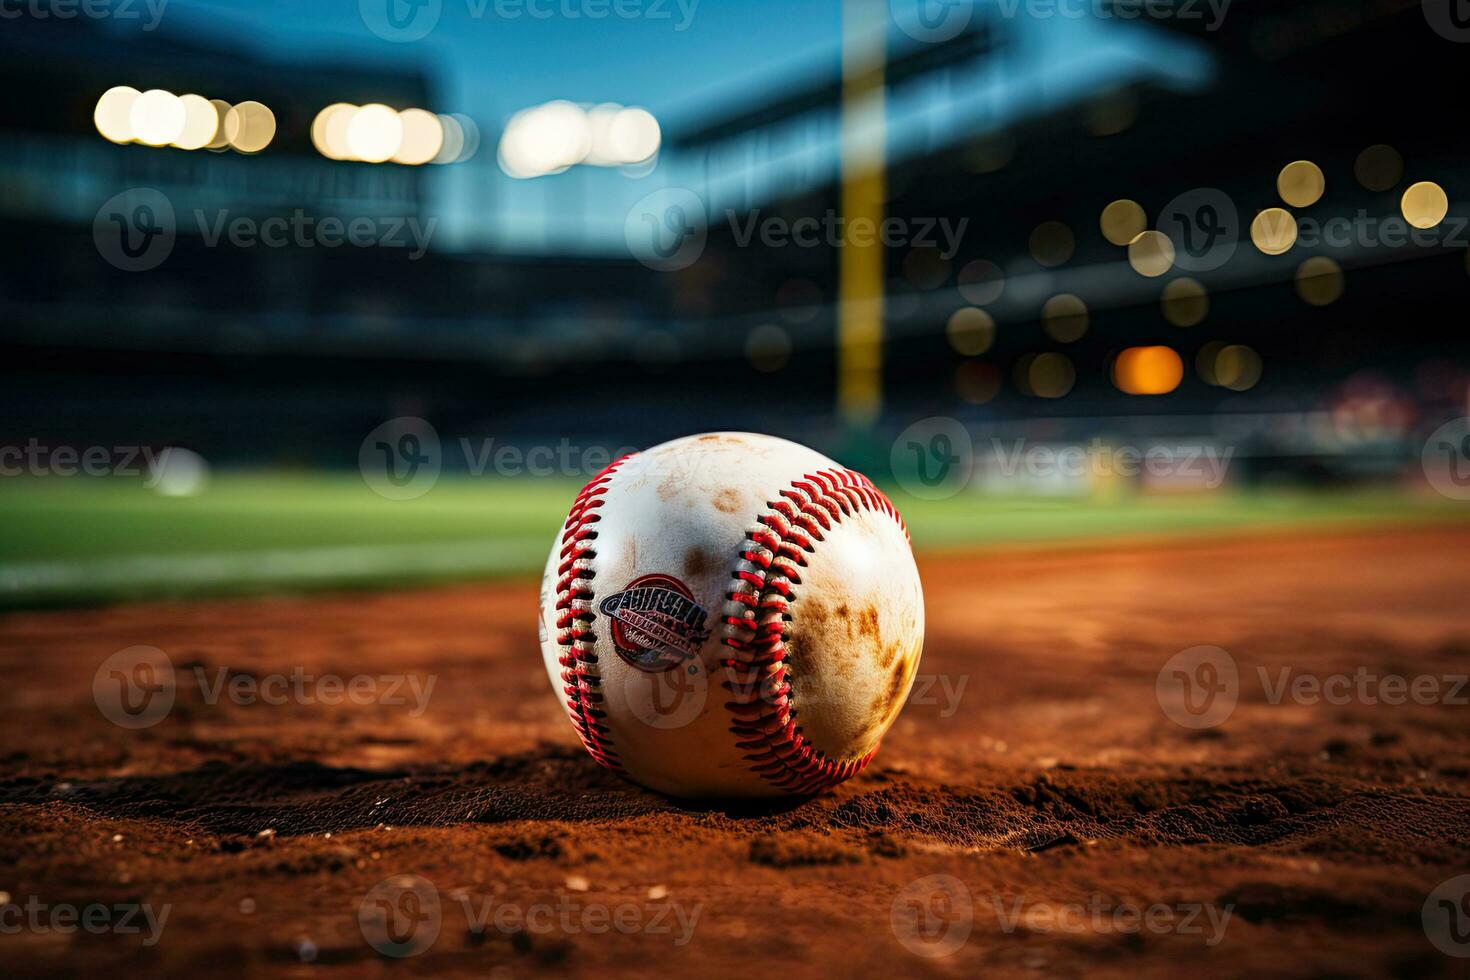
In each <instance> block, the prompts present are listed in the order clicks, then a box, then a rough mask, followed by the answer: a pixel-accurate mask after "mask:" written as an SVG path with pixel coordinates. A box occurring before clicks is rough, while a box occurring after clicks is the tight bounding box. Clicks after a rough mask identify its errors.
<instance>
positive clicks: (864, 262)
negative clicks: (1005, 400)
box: [837, 0, 887, 428]
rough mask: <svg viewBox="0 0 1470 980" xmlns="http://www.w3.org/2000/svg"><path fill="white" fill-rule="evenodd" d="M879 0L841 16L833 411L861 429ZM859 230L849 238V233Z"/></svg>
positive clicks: (870, 399)
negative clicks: (841, 224) (840, 223)
mask: <svg viewBox="0 0 1470 980" xmlns="http://www.w3.org/2000/svg"><path fill="white" fill-rule="evenodd" d="M886 7H887V5H886V4H884V3H882V2H881V0H845V2H844V4H843V12H842V136H841V152H842V159H841V163H840V166H841V171H842V215H843V217H844V218H845V219H846V222H845V229H846V231H845V234H844V236H843V239H844V240H843V245H842V247H841V248H840V249H839V250H838V252H839V254H840V260H839V261H840V264H839V267H838V286H837V408H838V411H839V413H840V414H841V416H842V418H843V420H844V421H845V422H847V423H848V424H849V425H851V426H853V427H854V428H865V427H867V426H869V425H871V424H872V423H873V422H874V421H875V420H876V419H877V418H878V413H879V411H880V410H881V409H882V407H883V245H882V242H881V241H880V240H879V236H878V229H879V228H880V227H881V226H882V223H883V199H884V197H885V186H884V185H885V182H884V166H885V159H884V143H885V133H886V123H885V118H884V106H883V62H884V58H885V45H886V37H887V32H886V30H885V27H886V25H885V23H884V17H883V12H884V10H885V9H886ZM855 227H856V228H857V231H856V232H854V228H855Z"/></svg>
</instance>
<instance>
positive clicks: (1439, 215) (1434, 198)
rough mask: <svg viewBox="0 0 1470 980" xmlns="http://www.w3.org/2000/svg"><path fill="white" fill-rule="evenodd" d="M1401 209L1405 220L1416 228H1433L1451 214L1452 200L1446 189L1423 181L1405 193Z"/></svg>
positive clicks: (1431, 182)
mask: <svg viewBox="0 0 1470 980" xmlns="http://www.w3.org/2000/svg"><path fill="white" fill-rule="evenodd" d="M1399 206H1400V208H1401V209H1402V210H1403V212H1404V220H1405V221H1407V222H1408V223H1409V224H1411V225H1413V226H1414V227H1415V228H1433V227H1434V226H1435V225H1437V224H1439V223H1440V222H1441V221H1443V220H1444V216H1445V215H1446V214H1448V213H1449V210H1450V199H1449V197H1448V196H1446V194H1445V192H1444V188H1442V187H1440V186H1439V185H1438V184H1436V183H1434V182H1433V181H1429V180H1423V181H1420V182H1419V183H1417V184H1414V185H1413V186H1411V187H1410V188H1409V189H1408V190H1406V191H1404V196H1403V200H1402V201H1401V202H1400V205H1399Z"/></svg>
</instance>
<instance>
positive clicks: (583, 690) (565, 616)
mask: <svg viewBox="0 0 1470 980" xmlns="http://www.w3.org/2000/svg"><path fill="white" fill-rule="evenodd" d="M635 455H637V454H636V453H630V454H628V455H627V456H622V457H619V458H618V459H615V460H613V461H612V462H611V463H609V464H608V465H607V466H606V467H605V468H604V469H603V470H602V471H601V472H600V473H598V474H597V475H596V476H594V477H593V478H592V479H591V480H590V481H589V482H588V484H587V485H586V486H585V487H583V488H582V491H581V492H580V493H578V494H577V499H576V500H574V501H573V502H572V509H571V513H569V514H568V515H567V520H566V523H565V524H564V525H562V535H561V550H560V551H559V552H558V553H557V567H556V574H557V582H556V613H557V617H556V628H557V636H556V642H557V644H558V645H559V646H561V648H562V652H561V655H560V656H558V657H557V663H559V664H561V679H562V685H563V686H562V691H563V692H564V693H565V694H566V705H567V709H568V710H569V711H570V712H571V718H572V725H573V726H574V727H575V728H576V730H577V735H578V737H579V738H581V740H582V744H583V745H584V746H585V747H586V749H587V752H588V754H590V755H591V756H592V758H594V759H596V760H597V761H598V762H599V763H601V764H602V765H604V766H606V767H607V768H609V769H612V770H614V771H615V772H622V771H623V764H622V762H621V761H619V759H618V754H617V752H616V750H614V748H613V744H612V732H611V730H610V729H609V728H608V726H607V720H606V719H607V711H606V710H605V709H604V707H603V702H604V697H603V693H602V675H601V672H600V670H599V668H598V663H597V651H596V636H595V634H594V632H593V629H592V624H593V621H594V620H596V618H597V614H596V611H595V610H596V605H595V602H594V591H593V585H592V580H593V578H594V577H595V576H596V574H597V573H596V572H595V571H594V570H593V568H592V561H593V559H595V558H596V557H597V550H596V546H595V545H594V544H593V543H592V542H594V541H596V540H597V528H596V524H597V522H598V521H600V520H601V519H602V515H601V514H599V513H598V510H599V508H601V507H602V505H603V503H604V500H605V498H606V496H607V492H608V488H609V487H610V486H611V484H612V476H613V473H614V472H615V471H616V470H617V468H618V467H619V466H621V465H622V464H623V463H625V462H627V461H628V460H630V459H632V458H633V456H635Z"/></svg>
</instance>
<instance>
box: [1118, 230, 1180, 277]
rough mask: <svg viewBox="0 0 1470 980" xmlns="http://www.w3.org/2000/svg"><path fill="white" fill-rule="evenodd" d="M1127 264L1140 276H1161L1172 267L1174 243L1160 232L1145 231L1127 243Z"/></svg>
mask: <svg viewBox="0 0 1470 980" xmlns="http://www.w3.org/2000/svg"><path fill="white" fill-rule="evenodd" d="M1128 264H1129V265H1131V266H1133V271H1134V272H1137V273H1138V274H1139V275H1140V276H1148V277H1149V278H1150V279H1154V278H1157V277H1159V276H1162V275H1163V274H1164V273H1166V272H1168V271H1169V270H1170V269H1172V268H1173V267H1174V243H1173V242H1171V241H1170V240H1169V236H1168V235H1166V234H1164V233H1163V232H1161V231H1145V232H1143V233H1141V234H1139V235H1138V236H1137V237H1135V238H1134V239H1133V241H1131V242H1129V243H1128Z"/></svg>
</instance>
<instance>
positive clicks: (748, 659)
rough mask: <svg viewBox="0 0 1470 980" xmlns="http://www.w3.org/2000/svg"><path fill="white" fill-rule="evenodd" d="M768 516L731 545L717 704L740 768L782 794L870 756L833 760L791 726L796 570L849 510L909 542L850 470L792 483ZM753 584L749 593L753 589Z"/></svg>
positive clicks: (833, 776) (809, 789)
mask: <svg viewBox="0 0 1470 980" xmlns="http://www.w3.org/2000/svg"><path fill="white" fill-rule="evenodd" d="M767 506H768V507H769V508H770V510H769V511H768V512H767V513H765V514H762V515H761V516H760V517H758V518H756V526H755V527H753V528H752V529H751V530H750V531H748V532H747V533H746V539H745V542H744V543H743V544H742V545H741V547H740V557H741V559H742V562H743V564H742V565H741V566H740V567H739V568H738V569H737V571H736V573H735V575H734V577H733V579H732V581H733V583H734V584H733V585H732V586H731V588H730V591H729V593H728V594H727V595H726V599H727V600H729V602H730V603H733V604H735V606H737V607H743V608H734V609H731V608H727V609H726V616H725V623H726V636H725V638H724V644H725V646H727V647H729V648H730V649H731V650H732V651H734V655H733V656H730V657H727V658H726V659H725V660H723V661H722V663H723V665H724V667H725V668H726V669H727V671H728V672H729V673H730V675H731V676H730V679H729V680H726V681H725V682H724V688H725V690H726V691H729V692H730V694H731V697H732V700H730V701H727V702H726V703H725V707H726V708H727V709H728V710H729V711H730V715H731V717H732V718H733V720H734V724H732V725H731V726H730V731H731V732H733V733H734V734H735V736H736V743H735V744H736V745H737V746H738V747H739V748H740V749H741V750H742V751H743V752H744V753H745V759H746V762H747V763H749V764H750V766H751V768H752V769H753V770H754V771H755V772H757V773H759V774H760V775H761V777H762V778H763V779H765V780H766V781H767V782H770V783H772V784H773V785H775V786H777V787H779V788H781V789H782V790H785V791H786V792H789V793H797V794H806V793H818V792H821V791H822V790H824V789H828V788H829V787H832V786H835V785H836V784H838V783H840V782H842V781H843V780H844V779H848V778H850V777H852V776H854V775H856V774H857V773H859V772H862V770H863V769H864V768H865V767H866V766H867V764H868V763H869V761H871V760H872V758H873V756H874V755H876V754H877V752H878V749H877V747H876V746H875V747H874V748H873V750H872V751H871V752H869V753H868V754H867V755H865V756H863V757H862V758H860V759H852V760H849V761H847V762H840V761H838V760H835V759H831V758H829V757H828V756H827V755H826V754H825V753H824V752H822V751H821V750H820V749H818V748H817V747H816V746H814V745H812V744H811V742H810V741H808V740H807V738H806V736H805V735H803V734H802V731H801V726H800V725H798V724H797V723H796V714H797V709H796V706H795V704H793V702H792V697H791V683H790V682H789V681H788V680H787V677H786V638H787V633H786V630H787V623H789V622H790V620H791V614H790V612H789V611H788V610H789V604H790V601H791V600H793V599H794V598H795V597H796V591H795V589H794V588H793V586H799V585H800V584H801V576H800V571H799V569H800V568H802V567H804V566H805V565H806V563H807V562H806V555H807V554H809V553H811V552H812V551H813V550H814V546H813V541H816V542H820V541H822V540H823V539H824V536H825V534H826V532H827V531H830V530H831V529H832V528H833V527H835V526H836V525H837V524H839V523H841V521H842V519H843V518H844V517H848V516H852V515H853V514H855V513H857V511H858V510H868V511H876V512H879V513H883V514H887V515H888V516H889V517H891V518H892V519H893V520H894V521H896V522H897V523H898V526H899V528H901V529H902V530H903V534H904V537H905V538H908V533H909V532H908V528H907V527H906V526H905V525H904V523H903V518H901V517H899V515H898V510H897V509H896V508H895V507H894V506H893V504H892V503H891V502H890V501H889V499H888V498H887V497H886V496H884V495H883V492H882V491H881V490H879V489H878V488H877V487H876V486H874V485H873V483H872V481H871V480H869V479H868V478H867V477H865V476H863V475H862V474H861V473H854V472H853V471H852V470H823V471H820V472H817V473H808V474H805V475H804V476H803V477H802V479H800V480H794V481H792V483H791V486H790V487H789V488H788V489H785V490H782V491H781V492H780V494H778V499H777V500H774V501H771V502H769V503H768V505H767ZM752 586H753V587H754V588H752Z"/></svg>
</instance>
